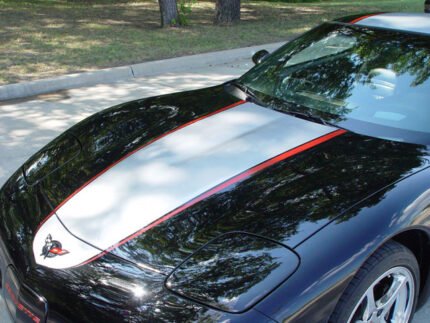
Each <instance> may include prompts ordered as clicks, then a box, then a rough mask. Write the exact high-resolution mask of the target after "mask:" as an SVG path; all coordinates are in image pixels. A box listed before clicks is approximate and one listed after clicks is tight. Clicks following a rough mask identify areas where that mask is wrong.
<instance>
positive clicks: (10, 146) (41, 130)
mask: <svg viewBox="0 0 430 323" xmlns="http://www.w3.org/2000/svg"><path fill="white" fill-rule="evenodd" d="M250 67H251V64H250V60H246V61H236V62H233V63H230V64H223V65H218V66H216V65H215V66H209V67H205V68H200V69H198V70H188V71H187V72H186V73H184V72H182V73H179V72H178V73H171V74H164V75H159V76H154V77H150V78H142V79H136V80H133V81H132V82H118V83H115V84H108V85H97V86H93V87H90V88H85V89H75V90H68V91H64V92H59V93H54V94H50V95H44V96H39V97H37V98H34V99H32V100H29V101H23V102H8V103H1V102H0V186H1V185H3V183H4V182H5V181H6V179H7V178H8V177H9V176H10V175H11V174H12V173H13V172H14V171H15V170H16V169H17V167H19V166H20V165H21V164H22V163H23V162H24V161H25V160H26V159H27V158H28V157H30V156H31V155H32V154H33V153H34V152H36V151H37V150H38V149H40V148H41V147H43V146H44V145H45V144H46V143H48V142H49V141H50V140H52V139H53V138H54V137H56V136H57V135H59V134H60V133H62V132H63V131H64V130H66V129H67V128H69V127H70V126H72V125H73V124H75V123H77V122H78V121H80V120H82V119H84V118H85V117H87V116H89V115H91V114H93V113H95V112H97V111H100V110H102V109H104V108H107V107H109V106H112V105H115V104H117V103H121V102H125V101H129V100H133V99H137V98H142V97H148V96H153V95H157V94H165V93H169V92H176V91H182V90H186V89H194V88H202V87H206V86H210V85H215V84H219V83H222V82H224V81H226V80H229V79H232V78H234V77H236V76H238V75H240V74H242V73H243V72H244V71H246V70H247V69H249V68H250ZM429 317H430V305H429V304H427V305H426V306H425V307H424V308H423V309H422V310H420V311H419V312H418V313H417V315H416V317H415V319H414V323H425V322H429V321H430V319H429ZM0 322H1V323H9V322H8V320H7V319H6V317H5V309H4V306H3V301H2V299H1V297H0Z"/></svg>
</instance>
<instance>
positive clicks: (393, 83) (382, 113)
mask: <svg viewBox="0 0 430 323" xmlns="http://www.w3.org/2000/svg"><path fill="white" fill-rule="evenodd" d="M380 70H383V69H382V68H381V69H380ZM388 71H391V70H388ZM387 74H388V73H387ZM414 80H415V76H413V75H411V74H410V73H407V72H405V73H403V74H399V75H396V76H395V78H394V79H393V78H390V77H387V76H386V75H382V76H381V75H380V74H379V75H375V76H373V77H372V78H371V79H370V80H369V81H368V82H354V85H353V88H352V90H351V96H350V97H348V98H347V100H346V107H347V108H348V111H349V113H348V116H349V117H350V118H354V119H358V120H361V121H367V122H373V123H378V124H382V125H386V126H392V127H396V126H397V127H398V128H404V129H409V130H415V131H417V130H418V131H423V132H425V131H428V119H427V118H426V114H427V111H425V110H424V109H423V107H424V106H425V105H426V104H427V102H428V94H429V93H430V88H429V84H428V83H425V84H423V85H421V86H416V87H411V84H412V83H413V82H414ZM423 87H424V88H426V89H423ZM357 107H361V109H359V108H357ZM420 110H421V111H420Z"/></svg>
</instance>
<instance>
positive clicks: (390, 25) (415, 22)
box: [338, 12, 430, 34]
mask: <svg viewBox="0 0 430 323" xmlns="http://www.w3.org/2000/svg"><path fill="white" fill-rule="evenodd" d="M349 18H350V19H349V20H347V21H345V19H339V20H338V21H342V22H349V23H352V24H357V25H361V26H369V27H380V28H387V29H395V30H402V31H409V32H419V33H424V34H430V14H428V13H405V12H393V13H374V14H367V15H361V16H355V17H349Z"/></svg>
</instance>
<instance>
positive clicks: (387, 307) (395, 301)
mask: <svg viewBox="0 0 430 323" xmlns="http://www.w3.org/2000/svg"><path fill="white" fill-rule="evenodd" d="M381 294H382V296H381ZM414 295H415V286H414V278H413V276H412V275H411V273H410V271H409V270H408V269H406V268H405V267H400V266H399V267H394V268H391V269H390V270H388V271H386V272H385V273H384V274H382V275H381V276H380V277H379V278H378V279H376V280H375V281H374V282H373V283H372V284H371V285H370V286H369V287H368V288H367V290H366V291H365V292H364V293H363V294H362V297H361V298H360V300H359V301H358V302H357V303H356V305H355V307H354V310H353V311H352V313H351V314H350V316H349V319H348V321H347V322H348V323H375V322H378V323H382V322H385V323H388V322H390V323H406V322H407V321H408V319H409V318H410V316H411V312H412V309H413V299H414ZM375 298H376V299H375Z"/></svg>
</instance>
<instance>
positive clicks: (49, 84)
mask: <svg viewBox="0 0 430 323" xmlns="http://www.w3.org/2000/svg"><path fill="white" fill-rule="evenodd" d="M284 43H285V42H280V43H271V44H265V45H258V46H251V47H244V48H237V49H230V50H223V51H218V52H211V53H206V54H197V55H191V56H183V57H177V58H170V59H164V60H159V61H152V62H146V63H140V64H134V65H129V66H121V67H113V68H107V69H102V70H97V71H94V72H85V73H78V74H68V75H63V76H59V77H55V78H47V79H41V80H36V81H30V82H22V83H14V84H7V85H3V86H0V101H6V100H12V99H19V98H24V97H29V96H34V95H39V94H45V93H50V92H55V91H59V90H68V89H73V88H79V87H87V86H91V85H96V84H106V83H113V82H116V81H124V80H131V79H133V78H140V77H145V76H153V75H156V74H166V73H169V72H178V71H189V70H192V69H194V68H199V67H202V66H207V65H215V64H216V65H221V64H227V63H234V62H235V61H237V60H240V59H244V58H250V57H251V56H252V55H253V54H254V53H255V52H256V51H258V50H260V49H263V48H264V49H267V50H268V51H273V50H275V49H277V48H278V47H280V46H281V45H283V44H284Z"/></svg>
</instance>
